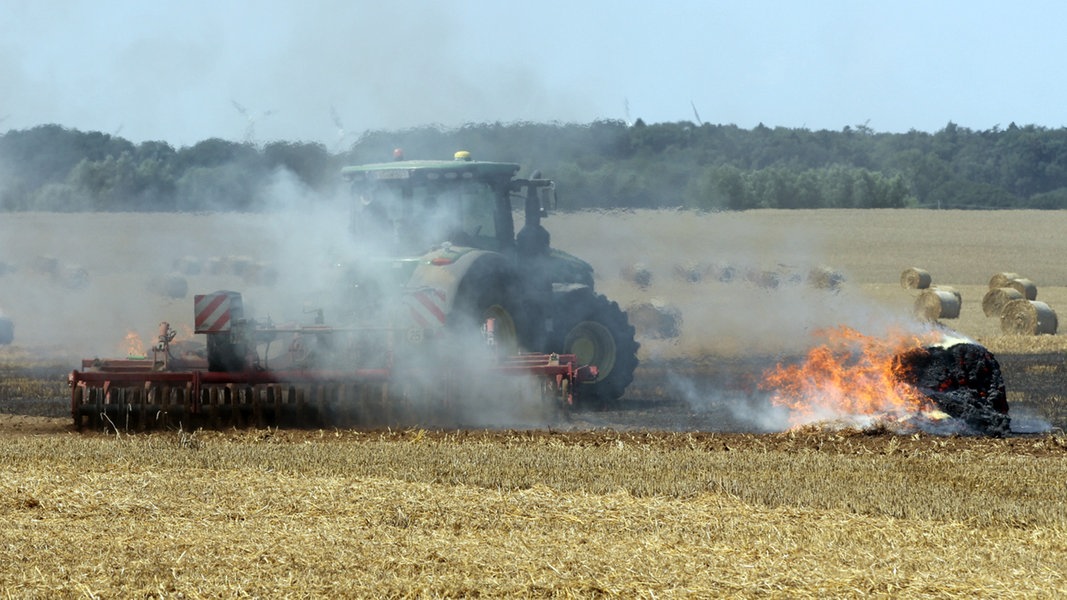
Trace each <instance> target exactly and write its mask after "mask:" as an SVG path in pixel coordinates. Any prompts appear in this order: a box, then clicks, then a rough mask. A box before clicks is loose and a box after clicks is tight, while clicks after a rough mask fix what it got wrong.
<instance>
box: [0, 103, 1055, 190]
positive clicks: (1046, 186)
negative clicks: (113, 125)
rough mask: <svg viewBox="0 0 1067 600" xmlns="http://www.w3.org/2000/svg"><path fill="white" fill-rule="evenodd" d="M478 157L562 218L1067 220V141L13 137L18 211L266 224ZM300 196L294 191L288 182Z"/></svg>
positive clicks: (481, 127) (1036, 137)
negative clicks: (518, 171)
mask: <svg viewBox="0 0 1067 600" xmlns="http://www.w3.org/2000/svg"><path fill="white" fill-rule="evenodd" d="M394 148H403V149H404V153H405V155H406V156H407V157H408V158H450V157H451V156H452V154H453V153H454V152H455V151H456V150H460V149H462V150H468V151H470V152H471V153H472V155H473V156H474V158H476V159H481V160H495V161H504V162H516V163H519V164H521V165H522V166H523V173H525V174H529V173H530V172H532V171H533V170H535V169H537V170H540V171H541V172H542V173H543V175H544V176H545V177H549V178H552V179H554V180H555V181H556V183H557V188H558V190H559V199H560V208H561V209H563V210H579V209H590V208H689V209H697V210H747V209H757V208H904V207H918V208H930V209H1006V208H1032V209H1063V208H1067V129H1064V128H1059V129H1049V128H1045V127H1038V126H1034V125H1027V126H1025V127H1018V126H1016V125H1015V123H1012V124H1010V125H1008V126H1007V128H1004V129H1001V128H999V127H994V128H993V129H989V130H985V131H975V130H971V129H967V128H965V127H959V126H957V125H956V124H954V123H951V122H950V123H948V125H946V126H945V127H944V128H943V129H941V130H940V131H937V132H935V133H926V132H920V131H914V130H913V131H909V132H907V133H878V132H875V131H873V130H871V129H869V128H868V127H866V126H864V125H858V126H854V127H844V128H843V129H842V130H841V131H828V130H820V131H810V130H807V129H789V128H784V127H775V128H769V127H765V126H763V125H760V126H757V127H755V128H753V129H742V128H739V127H737V126H734V125H711V124H708V123H702V124H694V123H691V122H676V123H655V124H646V123H644V122H643V121H641V120H638V121H637V122H635V123H633V124H632V125H631V124H627V123H624V122H622V121H597V122H594V123H591V124H558V123H549V124H538V123H512V124H501V123H490V124H472V125H468V126H464V127H461V128H458V129H448V130H446V129H439V128H434V127H423V128H415V129H408V130H402V131H368V132H366V133H364V134H363V135H362V136H361V137H360V138H359V139H358V140H357V141H356V142H355V143H353V144H352V145H351V146H350V147H347V148H336V149H328V148H327V147H326V146H324V145H322V144H318V143H305V142H271V143H267V144H252V143H240V142H234V141H226V140H222V139H217V138H213V139H208V140H204V141H202V142H199V143H197V144H195V145H193V146H189V147H183V148H174V147H172V146H170V145H169V144H167V143H164V142H143V143H140V144H134V143H131V142H130V141H128V140H125V139H123V138H121V137H117V136H113V135H108V134H105V133H100V132H82V131H77V130H71V129H66V128H63V127H60V126H58V125H42V126H39V127H34V128H32V129H23V130H11V131H8V132H7V133H4V134H3V135H0V210H3V211H217V210H224V211H259V210H268V209H270V208H271V207H272V206H273V204H272V203H273V202H275V201H276V200H277V199H276V196H277V195H278V194H279V193H280V192H279V189H281V190H288V191H290V192H291V193H293V194H295V195H299V198H294V200H297V201H301V202H316V201H320V200H318V199H322V198H329V197H335V194H336V193H337V192H338V191H339V190H340V180H339V171H340V168H341V167H342V166H343V165H346V164H359V163H366V162H382V161H387V160H391V157H392V151H393V149H394ZM283 181H284V182H286V184H287V186H285V187H279V182H283Z"/></svg>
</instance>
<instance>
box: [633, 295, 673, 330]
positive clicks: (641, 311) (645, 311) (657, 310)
mask: <svg viewBox="0 0 1067 600" xmlns="http://www.w3.org/2000/svg"><path fill="white" fill-rule="evenodd" d="M626 314H627V316H628V317H629V319H630V323H631V324H632V325H633V326H634V331H635V332H636V333H637V335H638V336H641V337H645V338H650V339H670V338H676V337H678V336H679V335H680V334H681V329H682V312H681V311H680V310H678V309H677V308H675V307H674V306H671V305H669V304H666V303H664V302H660V301H659V300H653V301H651V302H641V303H635V304H632V305H630V306H629V308H627V309H626Z"/></svg>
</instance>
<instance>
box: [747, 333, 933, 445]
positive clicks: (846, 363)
mask: <svg viewBox="0 0 1067 600" xmlns="http://www.w3.org/2000/svg"><path fill="white" fill-rule="evenodd" d="M817 334H818V335H820V336H822V335H825V336H826V338H827V340H826V342H825V343H824V344H822V345H820V346H818V347H816V348H813V349H812V350H810V351H809V352H808V354H807V356H806V359H805V360H804V361H803V362H802V363H801V364H799V365H792V366H783V365H781V364H779V365H778V366H777V367H776V368H775V369H774V370H772V371H770V372H768V373H766V374H765V375H764V381H763V383H762V384H761V385H760V388H761V389H763V390H769V391H771V392H772V395H771V401H772V402H773V403H774V404H775V405H777V406H782V407H785V408H787V409H789V413H790V414H789V419H790V423H791V424H792V425H793V426H797V425H801V424H806V423H812V422H816V421H835V420H836V421H841V420H844V421H852V422H857V421H862V422H864V424H866V423H869V422H870V421H885V420H889V421H893V420H899V419H906V418H908V417H911V416H914V415H916V414H918V413H924V414H929V415H930V416H932V417H933V416H936V414H937V412H936V407H935V406H934V405H933V403H932V402H931V401H930V400H929V399H928V398H926V397H925V396H924V395H923V394H922V393H920V392H919V391H917V390H916V389H915V388H914V387H912V386H910V385H908V384H906V383H904V382H903V381H902V378H901V376H900V373H899V369H900V363H899V361H898V357H899V356H900V355H901V354H903V353H905V352H908V351H913V350H917V349H921V348H923V347H924V346H925V345H926V344H927V343H930V342H933V341H935V339H934V336H935V335H936V334H930V336H929V338H930V339H923V338H922V337H917V336H915V335H913V334H906V333H904V332H895V333H892V334H890V335H889V336H887V337H885V338H875V337H871V336H867V335H863V334H861V333H859V332H858V331H855V330H853V329H850V328H848V327H839V328H835V329H830V330H824V331H819V332H817Z"/></svg>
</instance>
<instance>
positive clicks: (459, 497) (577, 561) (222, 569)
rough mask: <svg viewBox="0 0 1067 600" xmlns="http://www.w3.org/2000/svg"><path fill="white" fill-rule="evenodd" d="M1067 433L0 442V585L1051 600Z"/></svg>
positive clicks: (328, 435) (50, 591)
mask: <svg viewBox="0 0 1067 600" xmlns="http://www.w3.org/2000/svg"><path fill="white" fill-rule="evenodd" d="M1065 446H1067V442H1065V441H1064V440H1063V439H1062V438H1057V437H1042V438H1033V439H1027V440H984V439H983V440H968V439H966V438H945V439H935V438H927V437H925V436H917V437H913V438H907V437H905V438H900V437H898V436H872V435H864V434H860V433H858V432H821V431H817V430H814V429H812V430H808V431H801V432H794V433H792V434H781V435H776V436H741V435H734V436H714V435H703V436H700V435H685V434H673V435H672V434H620V433H611V432H601V433H591V434H587V435H584V436H583V435H578V436H574V437H568V436H563V435H555V434H537V435H527V434H520V433H514V434H509V433H501V434H478V433H471V434H450V435H444V436H442V435H440V434H434V433H433V432H421V431H411V432H405V433H400V434H380V435H376V434H358V433H353V432H308V433H300V432H276V431H267V432H249V433H241V434H236V433H230V434H224V433H217V434H206V433H197V434H178V433H176V434H156V435H152V436H133V437H121V438H114V437H100V436H90V435H86V436H70V437H67V436H64V437H62V438H61V439H56V438H54V437H52V438H49V437H47V436H42V437H18V438H12V437H8V438H0V539H2V543H0V581H3V582H4V584H5V586H6V587H7V589H8V590H16V589H17V590H21V592H20V593H21V594H24V595H26V596H46V595H47V596H52V597H55V596H62V597H75V596H77V597H187V598H189V597H231V596H237V597H244V596H250V597H370V596H374V597H461V596H473V595H478V596H488V597H549V596H551V597H565V598H567V597H571V598H578V597H582V598H585V597H619V598H640V597H644V598H653V597H655V598H663V597H722V596H731V597H782V598H785V597H789V598H825V597H834V596H836V597H841V596H894V597H900V596H928V595H935V596H940V597H974V596H996V597H1057V596H1062V595H1063V594H1064V593H1067V584H1065V583H1064V582H1065V581H1067V546H1065V545H1064V544H1063V539H1064V533H1065V531H1067V508H1065V507H1064V505H1063V504H1062V502H1060V500H1061V499H1062V489H1061V488H1062V485H1061V483H1060V482H1062V481H1064V480H1065V479H1067V461H1065V460H1064V458H1067V450H1065ZM959 490H967V493H964V494H961V493H959Z"/></svg>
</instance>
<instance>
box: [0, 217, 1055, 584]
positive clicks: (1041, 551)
mask: <svg viewBox="0 0 1067 600" xmlns="http://www.w3.org/2000/svg"><path fill="white" fill-rule="evenodd" d="M160 219H161V216H160V215H151V216H145V215H39V214H14V215H8V216H7V217H5V220H4V221H3V222H0V261H2V262H3V263H4V264H5V265H11V269H10V270H8V269H5V270H4V272H3V274H2V275H0V284H2V285H0V309H2V311H3V314H4V315H5V316H7V317H10V318H12V319H13V321H14V322H15V342H14V344H13V345H11V346H5V347H2V348H0V413H5V414H2V415H0V512H2V514H3V523H4V524H3V525H2V526H0V559H2V561H0V581H2V582H3V588H4V589H5V591H6V592H7V593H9V594H12V595H19V594H22V595H25V596H31V597H33V596H36V597H41V596H59V597H131V596H142V597H179V596H182V597H220V596H259V597H275V596H282V597H286V596H288V597H292V596H301V597H344V596H348V597H352V596H357V597H367V596H391V597H414V596H425V597H445V596H447V597H456V596H472V595H482V596H495V597H505V596H506V597H513V596H523V597H530V596H536V597H544V596H557V597H590V596H593V597H646V598H653V597H655V598H662V597H718V596H736V597H782V598H805V597H809V598H816V597H818V598H824V597H841V596H845V597H866V596H879V597H930V596H935V597H975V596H985V597H989V596H995V597H1008V598H1011V597H1033V598H1039V597H1042V598H1043V597H1059V596H1063V595H1065V594H1067V586H1065V584H1064V583H1063V582H1064V581H1067V541H1065V540H1067V511H1065V510H1064V508H1063V503H1062V498H1063V497H1064V495H1065V494H1067V483H1064V482H1067V471H1065V469H1067V466H1065V465H1067V460H1065V458H1067V457H1065V454H1067V441H1065V439H1064V437H1063V435H1062V433H1060V431H1062V428H1063V427H1065V426H1067V393H1065V391H1064V390H1065V389H1067V336H1064V335H1062V334H1056V335H1026V336H1020V335H1008V334H1004V333H1002V331H1001V327H1000V321H999V319H996V318H989V317H987V316H986V315H985V313H984V311H983V308H982V299H983V298H984V296H985V294H986V292H987V291H988V289H989V288H988V283H987V282H988V279H989V276H990V274H991V273H996V272H1006V273H1009V272H1010V273H1025V274H1026V276H1027V277H1032V278H1033V280H1034V281H1039V282H1041V286H1042V287H1041V298H1042V301H1043V302H1046V303H1047V304H1048V305H1049V306H1051V307H1053V308H1057V307H1062V306H1067V273H1065V272H1064V271H1063V267H1062V262H1063V261H1062V257H1063V256H1065V255H1067V241H1065V240H1064V236H1063V235H1062V231H1064V230H1067V214H1064V213H1060V212H1041V213H1033V212H1025V211H1018V212H996V213H981V212H952V211H945V212H932V211H834V210H831V211H753V212H745V213H727V214H709V215H690V214H685V213H676V212H671V211H662V212H638V213H630V212H619V213H598V214H579V215H568V216H567V217H566V218H561V217H558V216H553V217H549V219H548V220H547V221H546V222H545V226H546V227H548V228H549V229H550V230H551V231H552V234H553V242H554V244H555V245H556V246H558V247H560V248H562V249H565V250H568V251H570V252H572V253H574V254H576V255H578V256H581V257H583V258H586V259H587V260H590V262H592V263H593V265H594V266H595V267H596V269H597V274H598V275H597V277H598V279H597V285H598V287H599V288H600V290H601V291H602V292H604V293H606V294H607V295H608V296H609V297H611V298H612V299H614V300H616V301H618V302H619V304H620V305H621V306H631V305H639V304H641V303H649V304H652V303H653V300H655V301H656V302H657V303H660V304H657V305H667V304H669V306H670V307H672V309H675V310H677V312H678V323H680V328H679V329H680V331H678V335H676V336H673V337H659V338H655V337H650V338H648V339H642V340H641V341H642V349H641V359H642V361H643V362H642V365H641V367H640V368H639V370H638V373H637V377H636V380H635V384H634V385H633V386H632V387H631V390H630V392H629V393H628V395H627V400H626V402H625V403H624V404H623V406H622V407H620V408H619V409H615V410H602V411H596V410H590V411H581V412H576V413H573V414H571V415H570V416H569V420H567V421H565V422H562V423H558V424H556V425H555V426H554V427H553V428H552V429H543V430H531V431H511V430H508V429H507V428H503V429H500V430H492V431H459V432H457V431H421V430H409V431H400V432H395V431H393V432H390V431H364V432H355V431H276V430H258V431H256V430H253V431H244V432H234V431H231V432H180V431H179V432H159V433H155V434H137V435H125V434H123V435H118V436H115V435H101V434H97V433H84V434H74V433H72V432H70V431H69V429H70V426H69V419H68V418H66V416H65V414H64V412H65V411H66V410H67V404H66V402H67V401H66V400H65V399H63V397H62V394H63V393H64V392H65V386H64V383H65V382H64V380H63V377H64V376H65V373H66V372H68V371H69V370H70V369H71V368H72V367H73V364H74V363H73V362H72V361H73V360H74V359H76V358H77V357H80V356H83V355H85V356H94V355H98V356H110V355H116V354H121V353H123V352H125V351H126V344H127V343H128V340H127V334H128V333H130V332H133V333H137V334H139V336H140V337H141V338H142V339H144V340H151V335H152V332H153V331H155V328H156V324H157V323H158V322H159V321H160V320H162V319H168V320H171V321H172V322H173V323H175V324H179V325H180V324H181V323H183V322H187V321H189V320H191V315H190V307H189V302H190V300H189V298H188V297H187V298H185V299H174V298H168V297H165V296H164V295H161V294H157V293H153V292H151V291H150V289H151V288H150V284H151V282H152V281H153V279H152V278H153V277H161V276H166V275H167V274H169V273H171V272H172V271H174V270H175V269H176V268H177V267H176V265H177V264H178V263H176V262H175V261H176V260H180V261H181V263H180V264H181V265H182V268H181V271H180V272H181V273H182V276H183V277H184V278H185V279H186V280H187V281H188V284H189V289H188V293H189V294H190V295H191V294H194V293H201V292H203V291H211V290H215V289H237V290H242V291H243V292H244V293H245V295H246V298H247V299H248V302H249V304H253V305H255V309H256V311H257V314H260V315H263V314H271V315H272V316H273V317H275V318H278V319H280V318H281V316H282V315H284V314H285V312H284V311H285V310H286V305H285V302H283V301H288V300H291V299H290V298H286V297H285V296H286V295H287V294H285V293H284V291H285V290H292V289H299V288H300V286H301V285H303V284H304V283H306V278H307V277H308V276H309V275H311V274H313V273H314V272H315V269H313V268H311V265H310V263H308V259H307V258H306V257H307V254H302V255H299V256H298V255H293V254H290V253H288V252H289V251H290V250H291V247H289V246H287V245H286V244H285V242H284V240H287V239H290V238H292V237H294V236H292V235H281V232H282V231H283V230H284V231H287V232H289V233H291V230H292V229H293V228H299V226H300V224H301V223H302V222H303V221H300V220H298V219H290V220H289V221H287V222H286V223H285V224H284V227H281V226H276V225H275V223H274V222H273V221H272V220H271V219H269V218H267V217H265V216H262V215H252V216H240V215H223V216H209V215H172V216H166V218H165V219H163V220H162V222H166V223H167V225H168V226H167V227H159V226H158V224H159V223H160V222H161V220H160ZM153 224H155V225H156V226H152V225H153ZM319 224H320V225H321V223H319ZM308 225H309V226H310V225H311V223H308ZM342 225H343V223H342ZM309 230H310V229H309ZM1005 230H1025V231H1028V233H1029V235H1028V236H1027V239H1025V240H1018V239H1011V236H1003V235H1001V232H1003V231H1005ZM189 232H196V235H195V236H194V235H190V233H189ZM296 237H300V236H296ZM313 237H314V238H315V239H316V240H320V241H321V240H329V239H330V235H329V232H328V231H327V232H318V233H317V234H316V235H315V236H313ZM101 240H103V241H101ZM268 242H269V243H268ZM920 242H921V243H920ZM605 247H608V248H609V251H608V252H605V251H604V250H603V249H604V248H605ZM159 248H165V249H166V254H167V256H160V255H158V249H159ZM961 249H965V250H966V251H963V250H961ZM313 250H315V251H316V252H318V253H319V254H318V256H319V257H320V258H322V257H330V256H331V254H330V252H328V250H329V249H328V248H322V247H315V248H313ZM41 256H47V257H53V258H54V263H55V265H57V267H56V269H55V271H56V272H61V271H62V269H60V268H59V265H72V264H76V265H79V266H80V267H81V268H83V269H85V273H86V274H87V275H86V276H85V277H84V282H83V283H80V284H79V285H80V286H81V287H79V288H78V289H77V290H72V289H71V288H70V287H69V286H68V285H67V283H66V282H65V281H63V280H58V279H56V278H54V277H53V275H51V274H49V273H46V272H42V271H40V270H36V269H35V268H34V264H35V263H34V260H35V257H41ZM213 257H250V258H249V260H254V261H255V262H257V263H262V264H265V265H277V267H278V271H277V279H276V280H275V279H274V278H273V277H272V278H269V279H265V278H259V279H256V280H255V282H254V283H249V280H247V279H246V278H245V277H244V275H242V274H240V273H237V272H236V271H235V270H234V269H232V268H230V269H213V268H211V266H210V265H211V264H213V263H211V262H210V261H211V259H212V258H213ZM198 263H199V264H204V265H208V266H207V267H205V268H203V269H195V268H190V267H188V265H193V264H198ZM636 264H640V265H642V268H643V269H646V270H647V274H648V277H643V278H642V280H641V281H642V282H643V283H645V285H643V286H642V285H635V282H634V281H633V280H628V279H626V278H625V277H624V274H626V273H628V271H626V269H627V267H632V266H633V265H636ZM910 264H920V265H923V266H924V268H928V269H929V270H930V272H932V273H937V280H938V284H939V285H946V286H952V287H953V288H955V289H956V290H958V291H959V292H960V293H961V297H962V303H961V306H960V311H959V318H958V319H953V320H952V322H951V326H952V328H953V329H956V330H958V331H960V332H962V333H964V334H966V335H968V336H970V337H971V338H973V339H975V340H977V341H978V342H980V343H981V344H983V345H984V346H985V347H986V348H988V349H990V350H991V351H993V352H994V353H995V354H996V356H997V358H998V360H999V361H1000V364H1001V368H1002V370H1003V373H1004V379H1005V383H1006V387H1007V396H1008V401H1009V404H1010V406H1011V413H1010V414H1011V416H1012V418H1013V421H1012V425H1013V429H1016V431H1017V432H1018V433H1017V434H1016V435H1012V436H1009V437H1006V438H1004V439H993V438H984V437H959V436H933V435H929V434H926V433H922V432H916V433H913V434H910V435H897V434H891V433H889V432H888V430H884V429H877V428H875V429H873V430H870V431H866V432H858V431H855V430H851V429H846V430H840V431H835V430H832V429H829V428H826V429H823V428H819V427H809V428H803V429H799V430H794V431H791V432H786V433H757V432H765V431H769V429H768V428H767V426H766V423H765V422H764V421H760V420H758V419H756V418H754V417H756V416H757V415H758V410H757V409H758V407H755V406H753V405H752V400H751V398H750V397H749V396H748V395H747V390H749V389H751V388H752V386H753V384H754V383H755V382H758V381H759V379H760V377H761V376H762V374H763V373H764V371H765V369H767V368H768V367H769V366H773V364H774V363H775V362H776V361H778V360H783V359H788V358H789V357H790V356H795V355H797V354H799V353H800V352H802V351H803V350H804V349H805V348H806V347H807V346H808V345H809V344H810V343H811V341H812V339H813V338H812V337H811V333H812V331H814V330H816V329H817V328H818V327H822V326H826V325H837V324H845V325H853V326H861V325H863V324H870V323H876V322H882V321H892V322H903V323H911V322H914V317H913V316H912V314H911V313H912V310H913V306H914V303H915V300H916V295H917V290H909V289H902V287H901V284H900V281H899V279H900V275H901V273H900V269H901V266H902V265H910ZM678 265H715V268H714V269H710V268H709V269H706V271H707V273H708V275H707V276H701V277H692V276H687V277H679V276H677V274H676V273H677V266H678ZM815 268H819V269H823V270H824V272H832V273H834V274H835V278H834V281H835V283H836V285H833V286H816V285H812V284H809V283H808V282H807V280H808V274H809V273H810V272H811V271H812V270H813V269H815ZM688 272H689V271H687V273H688ZM701 272H702V273H703V272H704V271H701ZM718 273H734V274H737V276H736V277H733V276H731V277H725V276H721V275H717V274H718ZM746 273H759V274H762V275H763V276H764V277H763V278H760V279H758V280H755V281H753V280H751V279H750V278H746V277H745V276H744V274H746ZM297 275H299V276H297ZM302 278H304V279H302ZM765 279H766V280H773V281H774V282H775V285H774V286H768V285H762V284H761V283H762V282H763V281H764V280H765ZM312 283H322V282H312ZM298 306H300V305H298ZM42 313H44V314H42ZM46 415H47V416H46ZM12 590H22V591H14V592H13V591H12Z"/></svg>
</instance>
